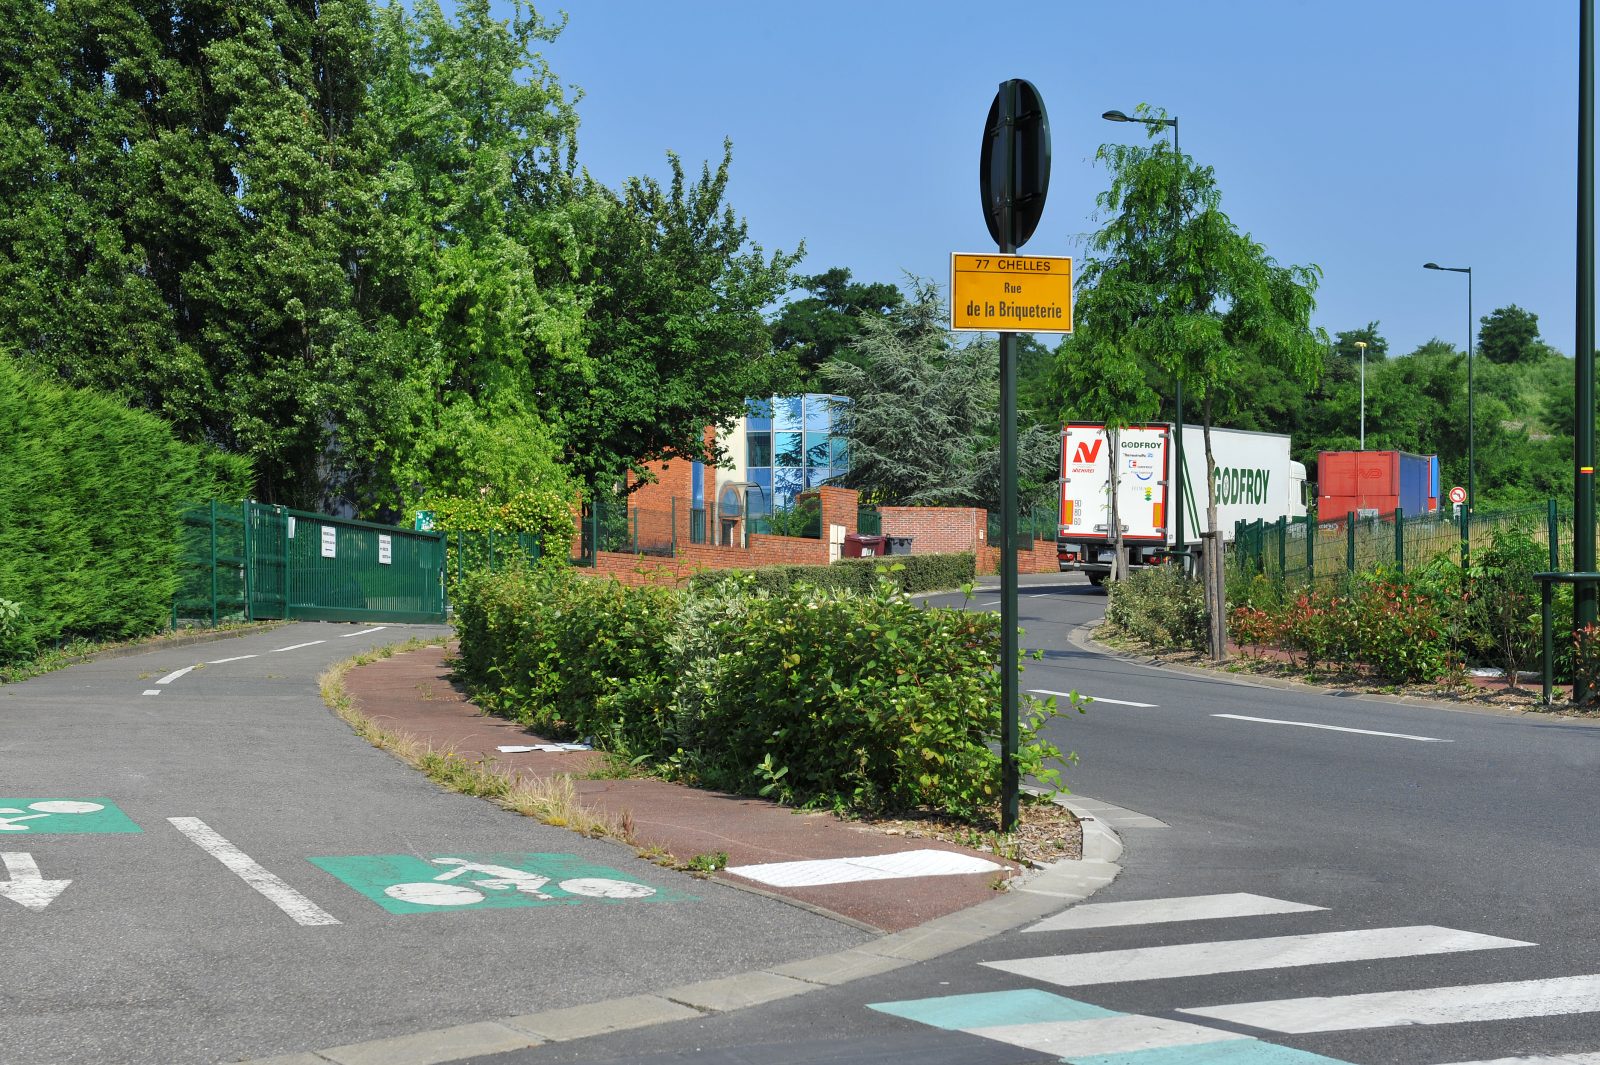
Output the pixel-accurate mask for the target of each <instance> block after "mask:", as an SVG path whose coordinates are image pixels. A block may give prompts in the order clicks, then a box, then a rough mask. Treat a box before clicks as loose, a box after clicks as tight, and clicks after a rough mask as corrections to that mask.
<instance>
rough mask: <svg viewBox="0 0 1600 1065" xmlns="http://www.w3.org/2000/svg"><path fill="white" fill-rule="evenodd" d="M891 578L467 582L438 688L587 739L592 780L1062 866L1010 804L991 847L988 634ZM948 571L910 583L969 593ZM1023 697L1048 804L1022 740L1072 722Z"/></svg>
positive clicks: (994, 828) (1035, 822) (880, 567)
mask: <svg viewBox="0 0 1600 1065" xmlns="http://www.w3.org/2000/svg"><path fill="white" fill-rule="evenodd" d="M913 557H915V556H913ZM901 565H902V564H901V563H900V562H899V560H893V559H891V560H882V561H880V562H879V563H878V564H877V565H875V566H873V568H872V570H871V571H870V572H871V573H872V577H873V580H872V583H871V584H870V585H869V586H868V590H865V591H862V590H858V589H857V588H856V587H851V586H845V587H832V588H827V587H819V586H817V584H814V583H811V582H810V581H809V580H808V579H807V578H808V577H809V576H810V574H803V573H793V574H791V573H787V572H785V573H770V574H755V575H753V574H739V573H712V574H704V575H702V576H701V577H699V578H697V579H696V580H695V581H692V582H691V583H690V585H689V586H688V587H687V588H684V589H676V588H670V587H665V586H660V585H645V586H642V587H629V586H626V585H623V584H621V583H620V582H617V581H613V580H597V579H593V578H591V577H587V576H585V575H582V574H581V573H580V572H576V571H572V570H569V569H566V568H564V567H559V566H550V567H545V568H539V567H534V568H528V569H513V570H508V571H502V572H498V573H492V574H479V575H469V577H468V578H467V579H466V580H465V581H463V583H462V587H461V589H460V592H459V594H458V597H457V600H456V608H457V615H456V623H457V632H458V637H459V651H458V655H457V657H456V658H455V659H454V660H453V662H452V665H453V670H454V672H453V674H452V676H453V678H454V680H455V682H456V684H457V685H458V687H459V690H460V691H461V692H462V693H463V694H464V695H465V696H468V697H470V698H471V700H472V702H473V703H474V704H476V706H478V707H479V708H481V709H482V710H484V711H485V712H487V713H490V714H494V715H498V716H500V717H503V718H505V719H507V720H508V721H509V722H512V723H515V724H516V725H519V726H522V727H523V728H525V729H527V730H528V732H529V733H531V734H533V735H536V736H540V737H549V738H551V739H553V740H564V739H583V740H588V741H591V742H592V743H593V745H594V746H595V747H596V748H598V749H600V750H602V751H604V752H606V755H607V761H606V763H605V769H604V770H603V772H605V773H606V774H607V775H613V776H619V777H620V776H641V777H649V778H654V779H657V780H661V781H667V782H672V783H676V784H682V785H688V786H690V787H694V788H699V789H704V790H707V791H713V792H718V793H722V794H731V795H739V796H748V797H755V798H760V799H765V800H768V801H771V802H774V803H777V804H779V805H781V806H784V807H788V808H793V809H798V810H807V811H826V812H831V813H834V814H836V815H838V816H840V817H841V818H844V819H846V820H848V821H851V822H853V823H856V824H859V825H860V826H862V827H865V828H870V829H872V830H875V831H879V832H883V833H886V834H889V835H896V836H905V837H908V838H912V839H917V838H926V839H931V840H940V841H944V842H947V843H951V844H955V845H959V846H964V847H968V848H971V849H974V850H985V851H989V852H992V853H995V854H997V855H999V856H1001V857H1004V858H1007V859H1010V860H1013V861H1019V862H1023V863H1027V864H1033V865H1042V864H1045V863H1048V862H1053V861H1057V860H1060V859H1062V858H1072V857H1077V856H1078V854H1079V853H1080V850H1081V829H1080V826H1079V825H1078V822H1077V819H1076V818H1075V817H1073V815H1072V814H1071V812H1070V811H1068V810H1066V809H1065V808H1064V807H1062V806H1060V805H1059V804H1057V803H1055V802H1053V801H1051V799H1050V797H1049V796H1045V797H1043V798H1036V797H1033V796H1027V797H1024V801H1023V802H1022V804H1021V815H1020V819H1019V825H1018V826H1017V828H1016V830H1015V831H1014V832H1011V833H1001V832H1000V823H999V821H1000V816H999V815H1000V809H999V800H1000V796H999V790H1000V789H999V779H1000V773H999V764H1000V759H999V756H998V754H997V753H996V751H997V749H998V745H999V738H1000V729H1001V715H1000V677H999V673H998V670H997V668H996V667H997V666H998V665H999V657H1000V638H999V637H1000V633H999V619H998V618H996V617H994V616H993V615H990V614H987V613H977V612H967V611H961V610H954V609H941V608H923V607H921V606H919V605H918V604H917V603H916V602H914V601H913V600H912V598H911V594H912V592H913V591H914V590H917V588H916V586H917V585H918V584H920V583H921V582H920V581H917V582H913V581H908V580H907V579H906V575H907V569H905V568H901ZM943 565H944V566H946V567H949V566H950V564H949V563H944V564H943ZM959 565H962V566H964V569H963V570H962V572H960V573H955V572H954V570H952V573H944V572H942V571H938V572H937V573H930V582H931V581H932V580H937V582H938V583H939V584H940V585H943V584H947V583H959V582H954V581H952V576H964V577H965V579H966V581H967V583H968V584H969V585H970V581H971V565H972V562H971V556H970V555H969V556H966V558H965V561H964V563H960V564H959ZM826 568H827V569H830V570H831V569H834V567H826ZM774 569H778V568H774ZM784 569H786V568H784ZM860 569H864V567H850V570H851V571H855V572H851V578H852V579H851V584H852V585H853V584H855V582H856V581H857V580H859V576H858V573H859V570H860ZM1023 699H1024V704H1023V707H1022V719H1021V722H1020V725H1021V728H1020V733H1021V742H1020V744H1019V764H1020V768H1021V771H1022V774H1023V777H1024V779H1031V780H1037V781H1039V782H1040V783H1041V784H1043V785H1045V786H1046V787H1050V788H1054V787H1058V786H1059V785H1060V775H1059V773H1060V765H1061V764H1063V763H1065V762H1068V761H1070V758H1071V756H1070V755H1064V754H1063V753H1062V752H1061V751H1060V750H1059V749H1058V748H1057V747H1056V746H1055V745H1054V744H1052V743H1051V742H1049V741H1048V740H1046V739H1045V738H1044V737H1043V735H1042V730H1043V728H1044V726H1045V725H1046V724H1047V723H1048V722H1049V721H1051V720H1052V719H1054V718H1055V717H1057V716H1058V715H1060V714H1062V713H1065V712H1067V711H1068V710H1070V709H1072V707H1070V706H1061V707H1058V706H1057V705H1056V703H1055V700H1037V699H1034V698H1032V697H1031V696H1024V697H1023ZM1063 702H1070V701H1069V700H1064V701H1063ZM596 771H599V770H598V769H597V770H596Z"/></svg>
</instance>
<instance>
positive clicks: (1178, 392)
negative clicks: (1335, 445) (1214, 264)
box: [1172, 115, 1189, 551]
mask: <svg viewBox="0 0 1600 1065" xmlns="http://www.w3.org/2000/svg"><path fill="white" fill-rule="evenodd" d="M1172 154H1173V155H1175V156H1177V157H1178V158H1177V164H1178V170H1177V175H1178V176H1177V178H1176V180H1175V182H1174V186H1175V187H1176V189H1177V195H1176V196H1174V197H1173V200H1172V241H1173V244H1174V245H1176V244H1177V241H1178V227H1179V226H1181V225H1182V224H1183V152H1182V151H1181V150H1180V149H1179V148H1178V118H1177V116H1176V115H1174V116H1173V118H1172ZM1172 402H1173V406H1174V407H1176V408H1177V410H1176V412H1175V413H1176V414H1177V416H1178V427H1177V429H1176V430H1174V433H1173V435H1174V436H1175V437H1176V438H1177V440H1176V443H1175V444H1174V445H1173V453H1174V456H1175V457H1176V459H1177V462H1178V476H1177V478H1176V480H1175V481H1174V487H1173V491H1172V502H1173V505H1174V506H1176V507H1177V508H1178V523H1177V526H1176V527H1175V529H1174V531H1175V532H1176V533H1177V534H1178V536H1177V539H1178V545H1177V546H1178V550H1180V551H1182V550H1185V549H1186V548H1187V547H1188V546H1189V545H1188V543H1187V542H1186V541H1185V540H1184V537H1183V479H1184V477H1185V476H1186V475H1187V474H1188V472H1189V469H1188V467H1187V466H1185V465H1184V464H1183V374H1182V372H1179V373H1178V374H1177V379H1176V380H1175V381H1174V382H1173V383H1172Z"/></svg>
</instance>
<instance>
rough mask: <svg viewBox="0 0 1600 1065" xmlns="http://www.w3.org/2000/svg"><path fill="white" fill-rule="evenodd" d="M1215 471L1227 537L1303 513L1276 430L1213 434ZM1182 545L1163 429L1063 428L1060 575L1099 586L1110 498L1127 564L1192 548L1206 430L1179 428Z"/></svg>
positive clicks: (1171, 450) (1200, 517)
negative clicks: (1241, 524)
mask: <svg viewBox="0 0 1600 1065" xmlns="http://www.w3.org/2000/svg"><path fill="white" fill-rule="evenodd" d="M1211 450H1212V454H1213V456H1214V457H1215V459H1216V466H1217V527H1218V528H1219V529H1222V530H1224V535H1225V538H1226V539H1232V532H1233V528H1234V523H1235V522H1237V521H1257V520H1265V521H1277V520H1278V519H1279V518H1280V517H1287V518H1303V517H1305V514H1306V505H1305V491H1304V485H1305V480H1306V468H1305V466H1303V465H1301V464H1300V463H1298V462H1295V461H1294V460H1293V459H1291V458H1290V457H1289V438H1288V437H1287V436H1283V435H1280V434H1278V433H1256V432H1247V431H1245V430H1241V429H1219V428H1216V427H1215V426H1213V427H1212V429H1211ZM1183 465H1184V470H1183V492H1182V501H1183V511H1184V520H1183V523H1182V525H1183V534H1182V536H1183V542H1182V544H1180V543H1179V534H1178V528H1177V526H1178V521H1177V510H1176V507H1175V502H1176V500H1175V498H1174V495H1175V494H1174V492H1173V487H1174V482H1173V474H1174V470H1175V469H1176V466H1177V449H1176V447H1174V442H1173V426H1172V425H1170V424H1166V423H1146V424H1141V425H1130V426H1126V427H1124V428H1120V429H1111V428H1107V427H1106V426H1105V425H1103V424H1101V423H1098V422H1071V423H1069V424H1067V425H1066V426H1065V427H1064V428H1063V429H1062V432H1061V518H1060V525H1059V527H1058V529H1057V536H1056V557H1057V560H1058V561H1059V562H1060V564H1061V569H1062V571H1063V572H1078V573H1085V574H1087V575H1088V577H1089V580H1090V582H1091V583H1093V584H1096V585H1099V584H1102V583H1104V582H1105V579H1106V578H1107V577H1108V576H1109V575H1110V574H1111V568H1112V560H1113V555H1114V552H1115V543H1116V537H1115V536H1114V535H1113V533H1112V529H1113V528H1114V526H1113V524H1112V511H1113V506H1112V501H1113V493H1114V494H1115V502H1116V506H1115V511H1116V522H1117V525H1120V527H1121V529H1122V545H1123V547H1124V548H1125V549H1126V550H1127V552H1128V564H1129V566H1130V567H1138V566H1149V565H1156V564H1159V563H1162V562H1165V561H1167V560H1168V559H1170V558H1171V557H1172V555H1173V552H1174V551H1175V550H1176V549H1177V548H1179V547H1191V548H1192V547H1194V546H1195V545H1198V544H1199V543H1200V533H1201V532H1202V531H1204V530H1205V528H1206V524H1205V515H1206V498H1207V497H1206V452H1205V438H1204V434H1203V430H1202V428H1201V427H1200V426H1198V425H1185V426H1184V427H1183Z"/></svg>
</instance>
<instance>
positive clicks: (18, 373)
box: [0, 353, 250, 662]
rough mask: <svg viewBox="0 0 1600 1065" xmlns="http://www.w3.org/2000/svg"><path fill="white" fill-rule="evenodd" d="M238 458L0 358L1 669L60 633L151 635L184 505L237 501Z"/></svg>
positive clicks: (171, 577) (241, 481)
mask: <svg viewBox="0 0 1600 1065" xmlns="http://www.w3.org/2000/svg"><path fill="white" fill-rule="evenodd" d="M249 488H250V464H249V461H248V460H247V459H245V458H243V457H241V456H237V455H225V454H222V453H220V452H217V451H214V450H212V449H210V448H206V447H200V446H195V445H192V444H184V443H180V442H179V441H178V440H177V438H176V437H175V436H174V435H173V433H172V430H171V428H170V427H169V426H168V425H167V424H166V423H165V422H163V421H162V420H161V419H160V418H157V417H156V416H154V415H152V414H147V413H144V412H142V411H136V410H130V409H129V408H127V407H125V406H124V405H123V404H122V403H120V402H119V401H118V400H116V399H113V398H111V397H109V396H105V395H101V394H98V393H95V392H90V391H85V390H81V389H75V388H68V387H64V386H62V385H60V384H57V383H54V382H52V381H48V380H46V379H45V378H43V377H41V376H40V375H38V374H37V373H35V372H34V371H32V370H29V369H27V368H25V367H23V366H21V365H19V364H18V363H17V362H16V361H15V359H13V358H12V357H11V356H9V355H6V354H3V353H0V600H9V601H11V602H14V603H17V604H19V605H20V607H21V610H20V613H19V614H18V616H17V617H15V618H13V619H11V621H10V623H9V624H8V625H7V626H4V627H3V629H0V662H4V661H8V660H15V659H20V658H26V657H28V656H29V655H31V654H32V653H33V652H34V651H35V650H37V649H38V648H39V647H40V646H41V645H44V644H47V643H55V642H57V641H60V640H63V639H69V638H73V637H85V638H90V639H122V638H127V637H133V636H139V635H144V634H146V633H150V632H154V631H156V630H158V629H160V628H162V627H163V626H164V625H165V624H166V622H167V621H168V619H169V618H170V616H171V609H172V597H173V593H174V592H175V590H176V589H177V586H178V581H179V575H180V574H179V535H178V534H179V528H180V520H181V513H182V510H183V508H184V507H185V506H189V505H193V504H195V503H198V502H204V501H207V500H210V499H239V498H242V497H243V496H244V495H246V494H247V493H248V492H249Z"/></svg>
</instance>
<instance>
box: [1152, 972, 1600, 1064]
mask: <svg viewBox="0 0 1600 1065" xmlns="http://www.w3.org/2000/svg"><path fill="white" fill-rule="evenodd" d="M1179 1012H1180V1013H1192V1014H1195V1015H1197V1016H1201V1017H1214V1018H1216V1019H1218V1020H1224V1021H1231V1022H1233V1023H1235V1024H1248V1025H1250V1026H1251V1027H1252V1028H1268V1029H1271V1030H1272V1031H1275V1032H1295V1033H1299V1032H1344V1031H1350V1030H1352V1029H1357V1028H1391V1027H1394V1026H1396V1025H1402V1024H1404V1025H1414V1024H1463V1023H1467V1022H1471V1021H1503V1020H1511V1019H1514V1018H1520V1017H1557V1016H1564V1015H1566V1014H1569V1013H1596V1012H1600V976H1561V977H1555V978H1552V979H1546V980H1513V981H1510V982H1507V983H1500V984H1464V985H1461V986H1457V987H1426V988H1415V989H1413V990H1410V991H1380V992H1375V993H1372V994H1365V995H1338V996H1334V997H1329V998H1286V999H1278V1000H1276V1001H1268V1002H1241V1003H1239V1004H1237V1005H1233V1006H1207V1007H1204V1008H1201V1009H1187V1010H1180V1011H1179ZM1534 1060H1536V1061H1537V1060H1539V1059H1537V1058H1535V1059H1534ZM1556 1060H1558V1061H1559V1060H1560V1059H1559V1058H1558V1059H1556ZM1580 1060H1581V1059H1580Z"/></svg>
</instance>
